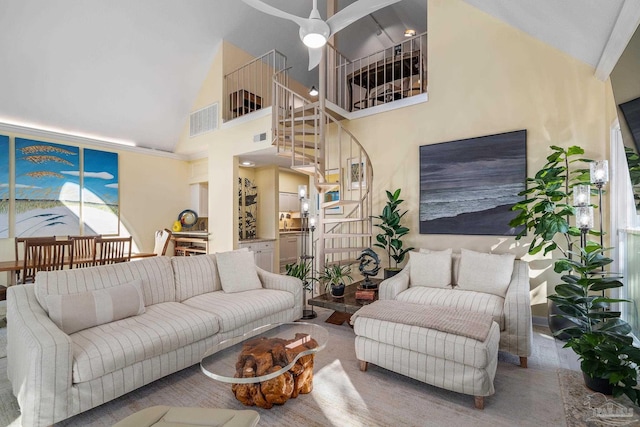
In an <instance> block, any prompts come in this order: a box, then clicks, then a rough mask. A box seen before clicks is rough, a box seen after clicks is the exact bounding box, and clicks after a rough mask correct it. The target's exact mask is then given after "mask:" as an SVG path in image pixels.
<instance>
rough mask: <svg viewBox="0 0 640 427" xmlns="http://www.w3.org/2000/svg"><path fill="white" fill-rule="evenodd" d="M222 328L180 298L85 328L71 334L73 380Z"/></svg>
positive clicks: (87, 378) (114, 368)
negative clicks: (140, 312) (124, 317)
mask: <svg viewBox="0 0 640 427" xmlns="http://www.w3.org/2000/svg"><path fill="white" fill-rule="evenodd" d="M159 258H160V257H159ZM219 329H220V328H219V323H218V318H217V317H216V316H214V315H213V314H211V313H207V312H205V311H200V310H196V309H194V308H193V307H189V306H186V305H184V304H181V303H177V302H167V303H161V304H155V305H152V306H149V307H147V309H146V312H145V313H143V314H141V315H139V316H135V317H129V318H127V319H122V320H118V321H115V322H111V323H106V324H104V325H100V326H94V327H93V328H89V329H84V330H82V331H80V332H76V333H75V334H72V335H71V340H72V342H73V366H72V368H73V374H72V375H73V378H72V382H73V383H81V382H85V381H90V380H92V379H95V378H99V377H101V376H103V375H105V374H108V373H110V372H114V371H117V370H119V369H122V368H124V367H127V366H130V365H133V364H134V363H136V362H140V361H142V360H148V359H151V358H152V357H154V356H158V355H161V354H165V353H168V352H170V351H172V350H175V349H178V348H180V347H184V346H186V345H189V344H192V343H194V342H197V341H199V340H202V339H204V338H207V337H211V336H213V335H214V334H216V333H217V332H218V330H219Z"/></svg>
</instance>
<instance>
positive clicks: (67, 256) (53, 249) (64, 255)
mask: <svg viewBox="0 0 640 427" xmlns="http://www.w3.org/2000/svg"><path fill="white" fill-rule="evenodd" d="M72 247H73V240H55V238H53V239H52V238H47V237H45V238H30V239H28V240H25V242H24V259H23V264H22V277H21V280H20V283H33V282H35V279H36V273H37V272H38V271H54V270H62V269H63V268H64V267H65V266H66V265H70V266H72V265H73V249H72Z"/></svg>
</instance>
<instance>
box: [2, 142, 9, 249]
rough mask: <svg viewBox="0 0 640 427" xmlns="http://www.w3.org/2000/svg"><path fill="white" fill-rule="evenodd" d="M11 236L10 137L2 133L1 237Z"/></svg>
mask: <svg viewBox="0 0 640 427" xmlns="http://www.w3.org/2000/svg"><path fill="white" fill-rule="evenodd" d="M6 237H9V137H8V136H4V135H0V238H6Z"/></svg>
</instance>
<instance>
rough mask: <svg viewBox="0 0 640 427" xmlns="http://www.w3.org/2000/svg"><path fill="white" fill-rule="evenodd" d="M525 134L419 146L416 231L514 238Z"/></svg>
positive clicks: (523, 180)
mask: <svg viewBox="0 0 640 427" xmlns="http://www.w3.org/2000/svg"><path fill="white" fill-rule="evenodd" d="M526 147H527V131H526V130H520V131H515V132H509V133H502V134H498V135H489V136H482V137H477V138H470V139H463V140H458V141H451V142H444V143H440V144H431V145H422V146H421V147H420V233H421V234H477V235H496V236H514V235H516V234H518V233H519V232H520V229H518V228H512V227H509V222H510V221H511V220H512V219H513V218H515V216H516V213H515V212H513V211H511V210H510V208H511V206H513V205H514V204H515V203H516V202H518V201H520V200H522V199H523V198H522V196H518V193H519V192H521V191H523V190H524V189H525V188H526V174H527V150H526Z"/></svg>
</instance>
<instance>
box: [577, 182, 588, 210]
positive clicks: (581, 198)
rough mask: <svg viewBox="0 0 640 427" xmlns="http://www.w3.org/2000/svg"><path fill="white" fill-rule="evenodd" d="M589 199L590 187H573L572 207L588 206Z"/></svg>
mask: <svg viewBox="0 0 640 427" xmlns="http://www.w3.org/2000/svg"><path fill="white" fill-rule="evenodd" d="M590 199H591V186H589V185H576V186H574V187H573V206H588V205H589V202H590Z"/></svg>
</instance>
